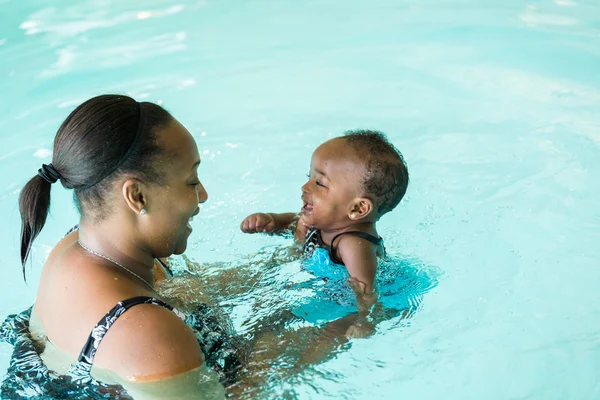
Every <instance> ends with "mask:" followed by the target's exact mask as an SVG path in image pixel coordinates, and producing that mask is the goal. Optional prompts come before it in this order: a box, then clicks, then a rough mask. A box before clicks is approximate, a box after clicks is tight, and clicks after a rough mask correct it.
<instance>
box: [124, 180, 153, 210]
mask: <svg viewBox="0 0 600 400" xmlns="http://www.w3.org/2000/svg"><path fill="white" fill-rule="evenodd" d="M123 198H124V199H125V203H126V204H127V206H128V207H129V209H130V210H131V211H133V212H134V213H136V214H140V215H144V214H146V213H147V212H148V204H147V197H146V195H145V186H144V184H143V183H142V182H140V181H139V180H137V179H127V180H126V181H125V183H123Z"/></svg>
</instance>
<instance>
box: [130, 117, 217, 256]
mask: <svg viewBox="0 0 600 400" xmlns="http://www.w3.org/2000/svg"><path fill="white" fill-rule="evenodd" d="M157 140H158V142H159V145H160V146H161V147H162V148H163V150H164V151H163V153H162V154H163V155H162V159H161V160H158V161H157V162H158V166H157V167H158V168H159V169H160V170H161V171H160V173H161V174H162V175H163V178H164V182H163V184H162V185H149V186H148V187H147V193H148V194H147V197H146V199H145V200H146V212H147V214H146V215H144V216H140V228H141V229H142V231H143V232H141V234H142V235H143V236H144V237H145V242H146V244H147V246H148V247H149V249H148V250H150V252H151V253H152V255H153V256H154V257H167V256H170V255H171V254H181V253H183V252H184V251H185V249H186V247H187V241H188V237H189V235H190V233H191V232H192V227H191V226H190V219H191V218H192V217H193V216H194V215H196V214H198V212H199V211H200V208H199V206H198V204H199V203H200V204H201V203H204V202H205V201H206V200H207V198H208V194H207V193H206V190H205V189H204V187H203V186H202V184H201V183H200V180H199V179H198V167H199V165H200V155H199V153H198V147H197V146H196V141H195V140H194V138H193V137H192V135H191V134H190V133H189V132H188V131H187V129H185V128H184V127H183V125H181V124H180V123H179V122H177V121H176V120H173V121H172V122H171V123H170V124H169V125H167V126H166V127H164V128H163V129H161V130H160V131H159V132H157Z"/></svg>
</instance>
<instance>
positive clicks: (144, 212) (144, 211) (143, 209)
mask: <svg viewBox="0 0 600 400" xmlns="http://www.w3.org/2000/svg"><path fill="white" fill-rule="evenodd" d="M147 213H148V212H147V211H146V209H145V208H142V210H141V211H140V215H146V214H147Z"/></svg>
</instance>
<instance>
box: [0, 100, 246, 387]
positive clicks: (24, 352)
mask: <svg viewBox="0 0 600 400" xmlns="http://www.w3.org/2000/svg"><path fill="white" fill-rule="evenodd" d="M199 165H200V157H199V154H198V149H197V147H196V143H195V141H194V139H193V137H192V136H191V135H190V133H189V132H188V131H187V130H186V129H185V128H184V127H183V126H182V125H181V124H180V123H179V122H177V121H176V120H175V119H174V118H173V117H172V116H171V115H170V114H169V113H168V112H167V111H165V110H164V109H162V108H161V107H159V106H157V105H155V104H152V103H146V102H144V103H138V102H137V101H135V100H134V99H132V98H130V97H127V96H121V95H103V96H98V97H95V98H92V99H90V100H88V101H86V102H85V103H83V104H82V105H80V106H79V107H77V108H76V109H75V110H74V111H73V112H72V113H71V114H70V115H69V116H68V117H67V119H66V120H65V121H64V123H63V124H62V125H61V127H60V129H59V130H58V133H57V135H56V137H55V140H54V153H53V158H52V163H51V164H49V165H43V166H42V168H41V169H40V170H39V173H38V175H36V176H35V177H34V178H32V179H31V180H30V181H29V182H28V183H27V184H26V185H25V187H24V188H23V190H22V192H21V195H20V199H19V208H20V212H21V218H22V232H21V261H22V263H23V268H24V265H25V262H26V261H27V259H28V256H29V254H30V251H31V247H32V244H33V241H34V240H35V238H36V237H37V235H38V234H39V233H40V231H41V230H42V228H43V227H44V224H45V222H46V216H47V214H48V209H49V205H50V188H51V185H52V183H54V182H57V181H60V182H61V184H62V185H63V186H64V187H65V188H68V189H73V190H74V197H75V200H76V203H77V206H78V209H79V211H80V214H81V219H80V223H79V229H78V230H74V231H73V232H71V233H69V234H68V235H67V236H65V237H64V238H63V239H62V240H61V241H60V242H59V243H58V244H57V245H56V247H55V248H54V250H53V251H52V252H51V254H50V256H49V257H48V259H47V261H46V263H45V265H44V269H43V271H42V275H41V281H40V285H39V289H38V296H37V300H36V301H35V304H34V306H33V309H32V310H28V311H26V312H24V313H22V314H20V315H18V316H11V317H9V318H8V319H7V321H6V322H5V323H4V324H3V325H2V328H1V330H0V339H2V338H4V339H5V340H7V341H9V342H11V343H13V344H14V345H15V354H13V360H12V362H11V366H10V369H9V374H8V376H9V378H8V379H7V380H6V381H5V382H4V384H3V389H2V396H3V397H7V398H14V397H16V396H22V397H32V393H33V397H34V396H35V395H39V396H46V395H47V396H52V397H57V396H58V395H61V396H63V397H65V396H66V395H65V393H68V396H69V398H78V397H77V396H80V397H81V398H88V397H94V396H102V398H111V397H114V398H126V397H128V396H129V394H132V393H141V392H155V393H157V390H158V389H157V387H158V386H157V385H156V383H157V382H172V385H170V387H169V388H168V389H166V391H167V392H168V394H169V395H171V396H173V395H175V393H174V392H173V391H174V390H179V391H180V392H181V397H184V398H193V397H194V396H202V394H201V393H199V388H198V381H199V379H198V376H199V374H202V376H203V379H200V381H203V382H207V381H210V376H211V373H212V374H213V375H214V374H215V372H216V374H217V375H218V376H219V378H220V380H221V382H222V383H224V384H229V383H231V382H232V381H234V380H235V373H236V371H237V370H238V368H239V366H240V356H241V354H240V351H239V350H238V348H237V347H236V346H235V343H234V342H233V339H231V338H230V337H229V336H228V335H227V334H226V333H225V332H224V330H223V329H221V328H220V327H219V326H218V325H217V323H216V321H215V319H214V318H213V317H211V316H210V311H209V310H207V309H206V307H203V308H201V309H200V310H198V311H197V312H195V313H193V315H187V316H184V315H182V313H180V312H178V311H177V310H175V309H173V307H171V306H169V305H168V304H166V303H165V302H163V301H161V300H160V296H159V295H158V294H157V293H156V292H155V290H154V282H155V276H154V270H155V263H156V262H157V260H159V259H160V258H165V257H168V256H170V255H172V254H181V253H183V252H184V251H185V249H186V246H187V241H188V237H189V235H190V233H191V232H192V228H191V226H190V223H189V222H190V220H191V219H192V218H193V217H194V216H195V215H196V214H198V212H199V206H198V205H199V204H201V203H204V202H205V201H206V200H207V193H206V190H205V189H204V187H203V186H202V184H201V183H200V181H199V179H198V175H197V169H198V166H199ZM157 265H158V264H157ZM165 268H166V266H163V267H161V269H162V270H163V271H164V269H165ZM23 274H25V270H24V269H23ZM40 347H43V348H41V349H40ZM37 354H41V358H42V360H43V361H44V364H41V362H39V361H40V360H39V357H37V358H36V356H37ZM52 354H53V355H57V356H56V357H50V355H52ZM19 355H20V356H21V359H19ZM57 360H59V361H57ZM65 360H66V361H65ZM46 366H47V367H48V369H49V371H48V370H46V369H45V367H46ZM207 367H209V368H210V370H212V371H213V372H209V370H208V368H207ZM53 372H54V373H53ZM56 374H58V375H60V376H59V377H56V376H55V375H56ZM184 377H191V378H190V379H186V378H184ZM36 380H37V383H35V384H34V383H33V382H34V381H36ZM42 381H43V382H42ZM49 382H50V383H49ZM133 382H135V384H133ZM182 382H187V383H189V382H192V383H191V388H190V387H188V386H189V385H188V384H187V383H185V384H184V383H182ZM90 383H92V384H91V385H90ZM117 383H118V384H120V385H117ZM57 385H58V386H57ZM61 385H62V386H61ZM121 386H125V387H126V388H127V390H124V389H123V388H122V387H121ZM167 386H169V385H167ZM148 388H149V389H148ZM175 388H177V389H175ZM146 389H148V390H146ZM51 392H52V393H54V395H52V393H51ZM184 392H185V393H184ZM217 392H219V391H218V390H217ZM128 393H129V394H128ZM220 394H221V395H222V387H221V392H220ZM136 398H137V396H136Z"/></svg>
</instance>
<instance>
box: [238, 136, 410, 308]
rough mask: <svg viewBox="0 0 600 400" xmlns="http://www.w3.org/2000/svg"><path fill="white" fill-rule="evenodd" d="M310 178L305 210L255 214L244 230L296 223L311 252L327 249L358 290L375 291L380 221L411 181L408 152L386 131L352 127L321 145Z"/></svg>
mask: <svg viewBox="0 0 600 400" xmlns="http://www.w3.org/2000/svg"><path fill="white" fill-rule="evenodd" d="M308 178H309V179H308V182H306V184H304V186H302V201H303V207H302V209H301V211H300V213H299V214H298V213H284V214H274V213H257V214H252V215H250V216H248V217H246V218H245V219H244V221H243V222H242V224H241V229H242V231H243V232H246V233H256V232H264V233H283V232H285V231H286V230H290V229H291V230H292V231H293V232H294V237H295V240H296V241H297V242H298V243H300V244H302V245H303V247H304V252H305V254H306V255H307V256H310V255H311V253H312V252H314V250H315V249H316V248H323V249H325V250H326V251H327V252H328V253H329V257H330V259H331V261H333V262H334V263H335V264H340V265H343V266H345V268H346V270H347V272H348V274H349V276H350V278H351V283H352V286H353V289H354V290H355V291H356V292H357V295H359V297H360V295H369V294H370V293H372V292H373V290H374V280H375V272H376V270H377V259H378V257H382V256H383V255H384V254H385V249H384V246H383V239H382V238H381V237H380V236H379V235H378V234H377V229H376V226H375V225H376V223H377V221H378V220H379V219H380V218H381V217H382V216H383V215H384V214H386V213H388V212H390V211H392V210H393V209H394V208H395V207H396V206H397V205H398V203H400V200H402V197H403V196H404V194H405V193H406V188H407V186H408V169H407V167H406V164H405V162H404V159H403V157H402V154H401V153H400V152H399V151H398V150H397V149H396V148H395V147H394V145H392V144H391V143H390V142H389V141H388V140H387V138H386V136H385V135H384V134H383V133H381V132H376V131H370V130H356V131H348V132H346V133H345V134H344V136H341V137H337V138H334V139H331V140H329V141H327V142H325V143H323V144H322V145H320V146H319V147H318V148H317V149H316V150H315V152H314V153H313V155H312V160H311V166H310V173H309V175H308ZM359 303H361V301H360V298H359ZM359 311H360V307H359Z"/></svg>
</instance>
